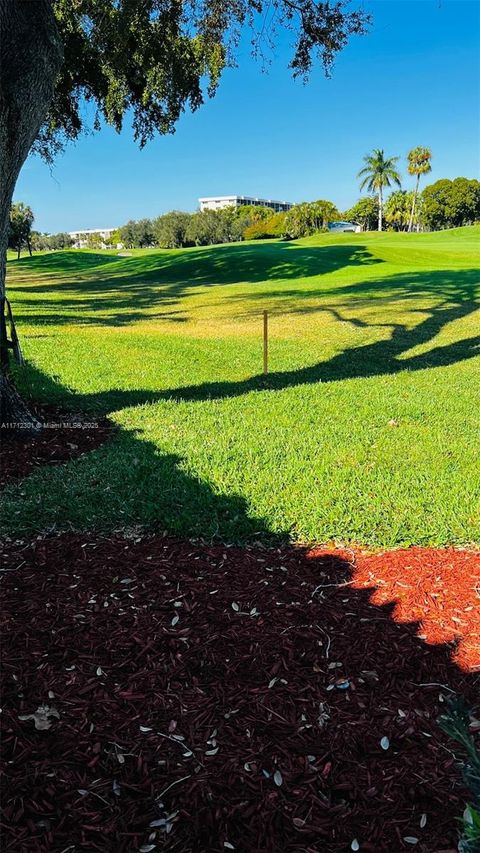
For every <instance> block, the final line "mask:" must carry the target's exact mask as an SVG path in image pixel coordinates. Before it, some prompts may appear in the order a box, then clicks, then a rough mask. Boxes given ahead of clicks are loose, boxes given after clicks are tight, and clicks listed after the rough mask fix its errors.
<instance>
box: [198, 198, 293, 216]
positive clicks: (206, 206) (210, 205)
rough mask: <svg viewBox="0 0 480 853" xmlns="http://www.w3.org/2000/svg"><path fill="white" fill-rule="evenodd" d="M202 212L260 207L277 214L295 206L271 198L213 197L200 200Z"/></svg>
mask: <svg viewBox="0 0 480 853" xmlns="http://www.w3.org/2000/svg"><path fill="white" fill-rule="evenodd" d="M198 201H199V204H200V210H222V208H224V207H242V206H243V205H258V206H260V207H271V209H272V210H274V211H275V212H276V213H278V212H280V211H282V212H283V211H285V210H290V208H291V207H293V204H291V202H289V201H275V200H274V199H271V198H255V197H254V196H250V195H212V196H207V197H206V198H199V199H198Z"/></svg>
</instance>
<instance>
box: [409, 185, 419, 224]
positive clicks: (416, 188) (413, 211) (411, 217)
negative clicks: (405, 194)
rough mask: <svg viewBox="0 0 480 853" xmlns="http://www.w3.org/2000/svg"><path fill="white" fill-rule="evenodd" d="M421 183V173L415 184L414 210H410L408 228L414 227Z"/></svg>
mask: <svg viewBox="0 0 480 853" xmlns="http://www.w3.org/2000/svg"><path fill="white" fill-rule="evenodd" d="M419 183H420V175H417V181H416V184H415V189H414V191H413V199H412V210H411V211H410V222H409V223H408V230H409V231H412V229H413V220H414V217H415V208H416V206H417V196H418V185H419Z"/></svg>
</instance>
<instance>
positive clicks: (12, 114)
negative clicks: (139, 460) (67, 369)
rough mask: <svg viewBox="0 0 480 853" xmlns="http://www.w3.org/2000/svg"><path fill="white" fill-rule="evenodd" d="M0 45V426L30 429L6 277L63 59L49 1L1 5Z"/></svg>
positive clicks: (1, 0)
mask: <svg viewBox="0 0 480 853" xmlns="http://www.w3.org/2000/svg"><path fill="white" fill-rule="evenodd" d="M0 45H1V51H0V311H1V316H0V353H1V359H0V362H1V381H0V411H1V418H2V422H3V423H10V422H22V423H25V424H26V425H27V422H30V425H34V424H37V420H36V418H34V417H33V416H32V415H30V414H29V412H28V409H27V407H26V405H25V404H24V403H23V402H22V400H21V398H20V397H19V395H18V393H17V392H16V390H15V388H14V386H13V385H12V382H11V381H10V379H9V378H8V364H9V354H8V347H7V326H6V321H5V274H6V257H7V243H8V228H9V217H10V205H11V203H12V197H13V192H14V189H15V184H16V182H17V178H18V175H19V172H20V169H21V168H22V166H23V164H24V162H25V160H26V158H27V156H28V152H29V151H30V148H31V146H32V144H33V142H34V140H35V137H36V136H37V133H38V131H39V129H40V126H41V124H42V122H43V120H44V118H45V116H46V113H47V110H48V107H49V105H50V102H51V100H52V97H53V92H54V86H55V79H56V76H57V73H58V71H59V70H60V67H61V62H62V58H63V50H62V43H61V39H60V36H59V34H58V30H57V26H56V23H55V18H54V15H53V11H52V3H51V0H34V2H25V0H0ZM18 254H19V256H20V251H19V253H18Z"/></svg>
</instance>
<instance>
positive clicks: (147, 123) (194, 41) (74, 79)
mask: <svg viewBox="0 0 480 853" xmlns="http://www.w3.org/2000/svg"><path fill="white" fill-rule="evenodd" d="M349 6H350V4H349V3H347V2H345V0H339V2H321V3H319V2H315V0H297V1H296V2H291V0H183V2H182V0H56V2H54V3H53V8H54V13H55V18H56V23H57V28H58V31H59V35H60V38H61V41H62V43H63V52H64V61H63V64H62V69H61V72H60V75H59V76H58V78H57V81H56V86H55V95H54V98H53V101H52V103H51V105H50V108H49V110H48V114H47V116H46V117H45V121H44V123H43V125H42V127H41V129H40V132H39V135H38V139H37V142H36V148H37V150H39V151H40V152H41V153H42V154H43V155H45V156H46V157H50V158H51V157H52V155H54V154H55V152H56V151H57V150H58V148H59V147H61V146H62V145H63V143H64V142H65V141H66V140H69V139H76V138H77V137H78V135H79V134H80V132H81V131H82V128H83V126H84V116H83V114H82V106H83V102H84V100H86V101H87V102H92V103H93V104H94V105H95V109H96V117H95V120H94V127H98V126H99V123H100V120H101V118H103V119H105V120H106V121H107V122H108V123H109V124H111V125H113V126H114V127H115V128H116V129H117V130H118V131H119V130H121V128H122V123H123V120H124V116H125V114H126V113H127V111H131V114H132V121H133V129H134V134H135V138H136V139H137V141H138V142H139V144H140V145H141V146H143V145H144V144H145V143H146V142H147V140H148V139H150V138H151V137H152V135H153V134H154V133H155V132H160V133H171V132H172V131H173V130H174V128H175V123H176V122H177V120H178V118H179V117H180V115H181V113H182V111H183V110H184V109H185V108H186V107H190V108H191V109H193V110H195V109H196V108H197V107H199V106H200V105H201V104H202V103H203V101H204V97H205V94H207V95H208V96H211V95H213V94H214V92H215V90H216V88H217V85H218V82H219V79H220V75H221V73H222V70H223V69H224V68H225V66H227V65H231V64H234V55H235V47H236V44H237V42H238V38H239V34H240V31H241V29H242V28H243V27H244V26H245V25H249V26H251V28H252V38H253V43H254V48H255V49H256V50H257V51H260V52H261V50H262V39H263V40H264V41H272V40H274V38H275V31H277V30H279V29H280V28H286V29H288V30H290V31H291V32H292V36H293V40H294V48H293V56H292V58H291V62H290V67H291V68H292V71H293V73H294V75H295V76H306V75H308V73H309V71H310V70H311V67H312V62H313V60H314V59H315V58H318V59H319V60H320V62H321V63H322V65H323V67H324V69H325V72H326V73H327V74H329V73H330V71H331V68H332V65H333V62H334V59H335V56H336V54H337V53H338V52H339V51H341V50H342V48H344V47H345V45H346V44H347V41H348V39H349V37H350V36H351V35H354V34H363V33H365V32H366V30H367V27H368V24H369V17H368V15H366V14H365V13H364V12H363V11H361V10H352V9H351V8H349ZM273 11H274V12H275V15H273V14H272V12H273ZM273 19H274V20H275V24H274V25H269V24H268V21H269V20H273ZM259 32H261V33H262V36H261V37H260V36H259V35H258V33H259Z"/></svg>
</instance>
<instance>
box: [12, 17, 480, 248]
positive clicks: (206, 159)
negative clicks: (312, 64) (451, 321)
mask: <svg viewBox="0 0 480 853" xmlns="http://www.w3.org/2000/svg"><path fill="white" fill-rule="evenodd" d="M360 4H361V5H362V6H363V8H365V9H366V10H367V11H369V12H371V13H372V15H373V17H374V23H373V29H372V32H371V33H370V34H369V35H368V36H365V37H362V38H354V39H353V40H352V41H351V42H350V44H349V46H348V47H347V49H346V50H345V51H344V52H343V53H342V54H341V55H340V56H339V57H338V59H337V62H336V66H335V69H334V73H333V76H332V78H331V79H330V80H326V79H325V77H324V76H323V72H322V70H321V69H320V67H316V68H315V70H314V72H313V73H312V76H311V79H310V81H309V83H307V85H304V84H303V83H302V82H300V81H294V80H293V79H292V77H291V73H290V72H289V70H288V67H287V66H288V61H289V56H290V49H289V44H288V39H287V38H286V37H285V36H282V38H281V40H280V42H279V43H278V45H277V48H276V50H275V53H274V55H272V63H271V65H270V68H269V70H268V72H267V73H262V66H261V63H260V62H259V61H256V60H255V59H253V58H252V57H251V55H250V52H249V49H248V44H247V40H245V44H244V45H242V47H241V49H240V52H239V55H238V65H239V67H238V68H236V69H232V70H228V71H227V72H226V73H225V75H224V78H223V80H222V82H221V84H220V89H219V91H218V94H217V95H216V97H215V98H214V99H213V100H211V101H209V102H207V103H206V104H205V105H204V106H203V107H201V108H200V109H199V110H198V111H197V112H196V113H194V114H186V115H185V116H183V117H182V119H181V121H180V122H179V124H178V126H177V131H176V133H175V134H174V135H173V136H169V137H157V138H156V139H155V140H154V141H153V142H151V143H149V144H148V145H147V147H146V148H144V149H143V151H140V150H139V149H138V148H137V146H136V145H135V143H134V141H133V139H132V135H131V132H130V130H129V128H128V127H125V129H124V131H123V133H122V134H121V135H120V136H119V135H117V134H116V133H115V132H114V131H113V130H111V129H110V128H108V127H106V128H105V129H103V130H102V131H101V132H100V133H98V134H95V135H93V136H86V137H84V138H82V139H81V140H80V141H79V142H78V143H77V144H76V145H71V146H69V147H68V148H67V150H66V152H65V154H64V155H62V156H61V157H59V158H58V159H57V161H56V163H55V166H54V168H53V170H52V171H51V170H50V169H49V168H48V167H47V166H46V165H45V164H44V163H43V162H42V161H41V160H39V159H38V158H37V157H31V158H29V160H28V161H27V163H26V164H25V166H24V168H23V171H22V174H21V176H20V179H19V182H18V185H17V189H16V192H15V199H16V200H22V201H25V202H27V203H28V204H30V205H31V206H32V208H33V210H34V213H35V216H36V222H35V227H36V228H38V229H39V230H41V231H48V232H56V231H63V230H73V229H76V228H97V227H114V226H118V225H121V224H123V223H124V222H126V221H127V220H128V219H138V218H141V217H143V216H156V215H158V214H160V213H163V212H165V211H167V210H171V209H173V208H176V209H182V210H194V209H195V208H196V207H197V199H198V197H199V196H204V195H216V194H220V195H228V194H230V193H239V194H245V195H249V194H252V195H256V196H264V197H267V198H278V199H286V200H288V201H294V202H296V201H303V200H308V199H315V198H327V199H331V200H332V201H334V202H335V203H336V204H337V205H338V207H339V208H340V210H342V209H345V208H347V207H349V206H350V205H351V204H352V203H353V202H354V201H355V200H356V199H357V198H358V197H359V191H358V182H357V179H356V175H357V172H358V171H359V169H360V167H361V160H362V157H363V155H364V154H366V153H368V152H369V151H370V150H371V149H372V148H377V147H378V148H384V149H385V151H386V153H387V154H388V155H400V157H401V161H400V167H401V171H402V172H403V175H404V176H405V182H404V185H405V187H407V188H408V187H409V186H410V185H411V179H409V178H408V175H407V174H406V168H405V155H406V153H407V151H408V150H409V149H410V148H412V147H414V146H416V145H427V146H428V147H430V148H431V149H432V151H433V164H432V165H433V171H432V173H431V175H430V176H429V181H430V180H431V181H434V180H437V179H438V178H442V177H447V178H454V177H456V176H458V175H465V176H466V177H477V178H478V177H479V174H480V61H479V48H478V46H479V43H480V3H479V2H478V0H401V2H397V0H380V2H373V0H372V2H368V0H364V2H363V3H361V0H354V2H353V5H354V6H358V5H360Z"/></svg>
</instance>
